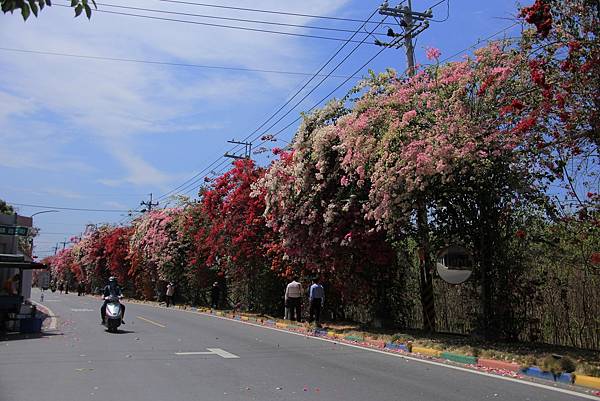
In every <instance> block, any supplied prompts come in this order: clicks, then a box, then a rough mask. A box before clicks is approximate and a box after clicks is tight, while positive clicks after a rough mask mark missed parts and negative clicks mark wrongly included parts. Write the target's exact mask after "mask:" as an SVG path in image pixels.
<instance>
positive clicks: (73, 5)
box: [71, 0, 79, 7]
mask: <svg viewBox="0 0 600 401" xmlns="http://www.w3.org/2000/svg"><path fill="white" fill-rule="evenodd" d="M77 4H79V0H71V7H75V6H77Z"/></svg>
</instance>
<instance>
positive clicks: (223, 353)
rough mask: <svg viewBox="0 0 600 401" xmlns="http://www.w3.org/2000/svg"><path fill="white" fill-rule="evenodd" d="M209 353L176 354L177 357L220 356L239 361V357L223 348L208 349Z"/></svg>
mask: <svg viewBox="0 0 600 401" xmlns="http://www.w3.org/2000/svg"><path fill="white" fill-rule="evenodd" d="M207 350H208V351H194V352H176V353H175V355H219V356H220V357H221V358H225V359H238V358H239V356H237V355H235V354H232V353H231V352H227V351H225V350H224V349H221V348H207Z"/></svg>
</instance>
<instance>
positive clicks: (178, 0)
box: [159, 0, 377, 24]
mask: <svg viewBox="0 0 600 401" xmlns="http://www.w3.org/2000/svg"><path fill="white" fill-rule="evenodd" d="M159 1H162V2H163V3H175V4H186V5H191V6H199V7H210V8H221V9H227V10H237V11H249V12H255V13H263V14H279V15H291V16H295V17H307V18H317V19H328V20H336V21H346V22H360V23H363V24H376V23H377V22H375V21H369V20H368V19H367V20H366V21H365V20H361V19H354V18H343V17H332V16H326V15H311V14H301V13H292V12H286V11H274V10H261V9H256V8H245V7H233V6H223V5H217V4H207V3H196V2H192V1H181V0H159Z"/></svg>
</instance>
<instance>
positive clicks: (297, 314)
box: [284, 276, 302, 322]
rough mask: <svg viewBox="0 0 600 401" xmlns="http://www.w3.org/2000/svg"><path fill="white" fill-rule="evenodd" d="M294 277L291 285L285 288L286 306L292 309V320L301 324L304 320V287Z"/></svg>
mask: <svg viewBox="0 0 600 401" xmlns="http://www.w3.org/2000/svg"><path fill="white" fill-rule="evenodd" d="M297 280H298V277H297V276H294V277H293V278H292V281H291V283H289V284H288V285H287V287H286V288H285V297H284V299H285V304H286V305H287V306H288V308H290V316H289V317H290V320H296V321H297V322H300V321H301V320H302V285H301V284H300V283H299V282H298V281H297Z"/></svg>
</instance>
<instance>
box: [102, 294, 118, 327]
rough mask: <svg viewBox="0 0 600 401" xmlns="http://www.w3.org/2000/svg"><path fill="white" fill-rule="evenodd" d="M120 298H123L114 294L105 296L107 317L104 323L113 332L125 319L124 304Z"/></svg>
mask: <svg viewBox="0 0 600 401" xmlns="http://www.w3.org/2000/svg"><path fill="white" fill-rule="evenodd" d="M120 298H122V296H120V297H118V296H114V295H110V296H108V297H105V298H104V299H105V300H106V317H105V319H104V325H105V326H106V328H107V329H108V331H109V332H111V333H116V332H117V329H118V328H119V326H120V325H121V322H122V321H123V306H122V305H121V302H119V299H120Z"/></svg>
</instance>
